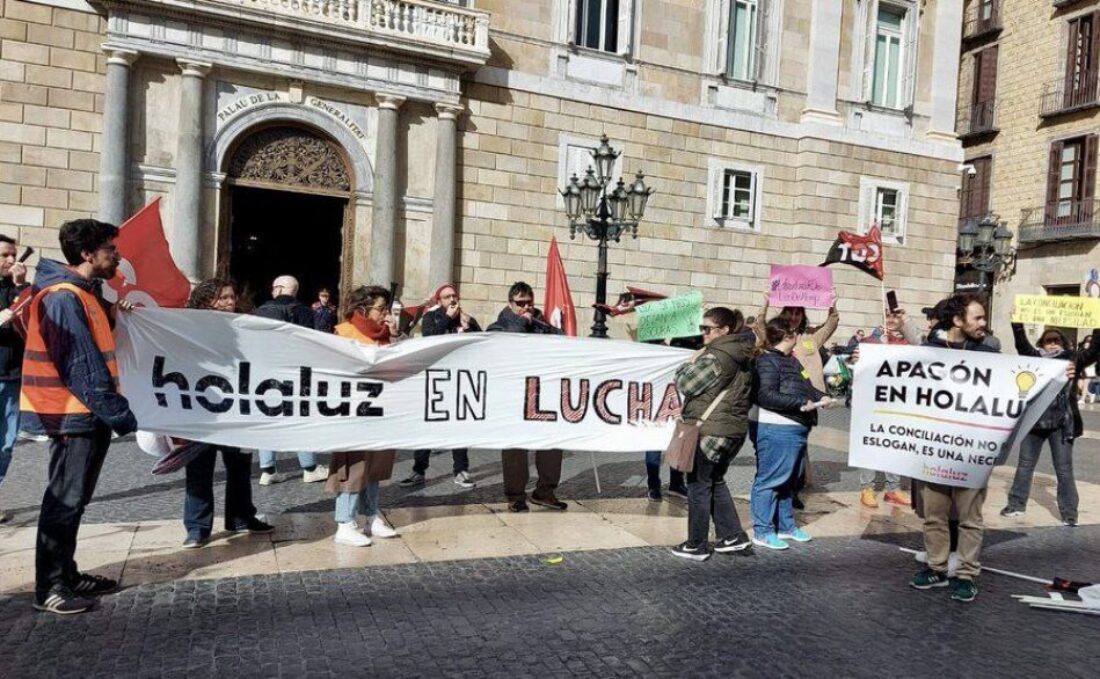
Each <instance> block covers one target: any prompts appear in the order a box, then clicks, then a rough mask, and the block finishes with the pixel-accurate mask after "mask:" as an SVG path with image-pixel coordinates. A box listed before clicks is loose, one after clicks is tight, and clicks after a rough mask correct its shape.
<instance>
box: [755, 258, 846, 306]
mask: <svg viewBox="0 0 1100 679" xmlns="http://www.w3.org/2000/svg"><path fill="white" fill-rule="evenodd" d="M768 304H770V305H771V306H773V307H777V306H801V307H806V308H808V309H829V308H831V307H832V306H833V274H832V272H831V271H830V270H829V269H826V268H825V267H822V266H804V265H794V266H779V265H776V264H773V265H772V270H771V283H770V285H769V287H768Z"/></svg>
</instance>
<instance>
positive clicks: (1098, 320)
mask: <svg viewBox="0 0 1100 679" xmlns="http://www.w3.org/2000/svg"><path fill="white" fill-rule="evenodd" d="M1015 306H1016V312H1015V314H1013V316H1012V322H1013V323H1023V324H1025V325H1028V324H1034V325H1046V326H1051V327H1061V328H1100V299H1095V298H1092V297H1068V296H1062V295H1057V296H1056V295H1016V304H1015Z"/></svg>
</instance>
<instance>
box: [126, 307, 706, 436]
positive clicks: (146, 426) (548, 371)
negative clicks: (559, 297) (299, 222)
mask: <svg viewBox="0 0 1100 679" xmlns="http://www.w3.org/2000/svg"><path fill="white" fill-rule="evenodd" d="M115 333H116V337H117V340H118V348H117V355H118V364H119V372H120V381H121V385H122V392H123V393H124V394H126V398H127V399H128V400H129V402H130V407H131V409H132V410H133V411H134V414H135V415H136V416H137V420H138V423H139V425H140V427H141V428H142V429H143V430H146V431H150V432H154V433H158V434H164V435H167V436H175V437H179V438H187V439H188V440H191V441H204V442H207V443H217V444H222V445H226V446H236V447H246V448H247V447H254V448H260V449H262V450H279V451H295V450H314V451H319V452H333V451H341V450H388V449H401V450H418V449H424V448H442V449H450V448H461V447H463V446H470V447H477V448H529V449H533V450H550V449H566V450H591V451H600V452H627V451H637V450H651V449H655V448H663V447H664V446H666V445H667V444H668V441H669V439H670V438H671V436H672V430H673V428H674V426H675V423H674V421H673V420H674V418H675V416H676V415H677V414H678V413H679V410H680V405H681V403H680V395H679V392H678V391H677V390H676V385H675V382H674V378H675V373H676V369H677V368H678V367H679V366H680V365H681V364H683V362H684V361H685V360H686V359H687V357H688V356H689V352H687V351H685V350H683V349H673V348H670V347H662V346H653V345H649V344H641V343H638V342H622V341H614V340H606V339H588V338H573V337H557V336H545V335H518V334H508V333H471V334H459V335H443V336H439V337H426V338H418V339H411V340H405V341H402V342H398V343H397V344H394V345H391V346H386V347H377V346H367V345H364V344H359V343H357V342H354V341H352V340H349V339H345V338H342V337H338V336H336V335H330V334H327V333H322V332H318V331H316V330H309V329H306V328H299V327H297V326H291V325H287V324H285V323H283V322H281V321H274V320H270V319H266V318H259V317H257V316H245V315H238V314H230V313H223V312H217V311H206V310H198V309H183V310H165V309H136V310H135V311H133V312H132V313H127V314H119V321H118V326H117V327H116V330H115Z"/></svg>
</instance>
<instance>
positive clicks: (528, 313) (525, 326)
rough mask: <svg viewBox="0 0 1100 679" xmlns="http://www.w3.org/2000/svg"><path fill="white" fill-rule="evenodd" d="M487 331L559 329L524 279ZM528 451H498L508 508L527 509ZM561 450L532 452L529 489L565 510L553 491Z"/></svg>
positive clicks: (543, 503) (544, 503) (542, 502)
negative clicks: (533, 472)
mask: <svg viewBox="0 0 1100 679" xmlns="http://www.w3.org/2000/svg"><path fill="white" fill-rule="evenodd" d="M486 330H487V331H489V332H515V333H522V334H534V335H560V334H562V331H561V330H559V329H558V328H555V327H554V326H552V325H550V324H549V323H547V322H546V320H545V319H544V318H543V316H542V312H540V311H539V310H538V309H536V308H535V292H534V290H532V289H531V286H530V285H528V284H527V283H524V282H523V281H519V282H517V283H513V284H512V287H511V288H509V290H508V306H506V307H504V309H502V310H501V312H500V315H499V316H497V320H496V321H495V322H494V323H493V324H492V325H490V326H489V327H488V328H486ZM528 457H529V456H528V454H527V451H526V450H522V449H518V448H508V449H505V450H502V451H501V452H500V461H501V466H502V467H503V470H504V496H505V497H506V498H507V499H508V509H509V510H511V511H513V512H526V511H528V507H527V482H528V481H529V480H530V474H531V470H530V469H529V462H528ZM561 461H562V453H561V451H560V450H539V451H536V452H535V469H536V470H537V471H538V474H539V478H538V483H537V484H536V485H535V490H534V492H533V493H531V503H532V504H536V505H539V506H540V507H546V508H547V509H554V510H558V511H564V510H566V509H568V508H569V505H568V504H566V503H565V502H562V501H561V500H559V499H558V498H557V496H556V495H554V491H555V490H557V487H558V483H559V482H560V481H561Z"/></svg>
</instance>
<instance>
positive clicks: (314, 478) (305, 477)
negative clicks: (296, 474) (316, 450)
mask: <svg viewBox="0 0 1100 679" xmlns="http://www.w3.org/2000/svg"><path fill="white" fill-rule="evenodd" d="M327 480H328V465H327V464H319V465H317V466H316V467H314V468H313V471H311V472H307V471H303V472H302V483H317V482H318V481H327Z"/></svg>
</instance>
